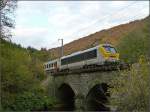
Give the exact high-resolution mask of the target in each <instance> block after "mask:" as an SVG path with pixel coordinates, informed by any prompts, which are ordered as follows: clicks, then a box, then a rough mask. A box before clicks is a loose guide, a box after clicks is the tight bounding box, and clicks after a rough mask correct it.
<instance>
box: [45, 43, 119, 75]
mask: <svg viewBox="0 0 150 112" xmlns="http://www.w3.org/2000/svg"><path fill="white" fill-rule="evenodd" d="M114 63H119V53H118V52H117V51H116V49H115V48H114V47H113V46H112V45H111V44H100V45H98V46H96V47H93V48H89V49H87V50H83V51H79V52H75V53H72V54H70V55H67V56H63V57H61V58H59V59H55V60H52V61H48V62H46V63H44V68H45V71H48V72H51V73H55V72H58V71H65V70H73V69H80V68H83V69H84V68H88V67H89V66H93V67H94V66H102V65H108V64H114Z"/></svg>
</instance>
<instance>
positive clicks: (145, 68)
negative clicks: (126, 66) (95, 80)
mask: <svg viewBox="0 0 150 112" xmlns="http://www.w3.org/2000/svg"><path fill="white" fill-rule="evenodd" d="M149 67H150V65H149V63H148V62H146V61H145V59H144V58H143V57H142V58H140V60H139V63H137V64H134V66H132V67H131V70H130V71H123V72H121V73H120V75H119V76H117V77H116V78H115V79H114V80H112V82H111V83H110V85H111V86H112V87H113V88H110V89H109V91H110V94H111V98H110V102H111V105H113V106H114V107H117V109H118V110H119V111H148V109H149V102H150V101H149V98H150V85H149V82H150V77H149V75H150V69H149Z"/></svg>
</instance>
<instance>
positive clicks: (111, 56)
mask: <svg viewBox="0 0 150 112" xmlns="http://www.w3.org/2000/svg"><path fill="white" fill-rule="evenodd" d="M99 50H100V53H101V55H102V57H103V60H104V64H119V53H118V52H117V50H116V49H115V48H114V47H113V46H112V45H110V44H103V45H101V46H100V47H99Z"/></svg>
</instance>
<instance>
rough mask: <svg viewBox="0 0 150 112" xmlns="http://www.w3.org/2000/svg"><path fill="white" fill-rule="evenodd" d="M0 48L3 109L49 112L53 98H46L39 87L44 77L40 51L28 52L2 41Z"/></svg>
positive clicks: (44, 91)
mask: <svg viewBox="0 0 150 112" xmlns="http://www.w3.org/2000/svg"><path fill="white" fill-rule="evenodd" d="M0 47H1V56H0V62H1V104H2V105H1V106H2V108H3V110H51V108H52V106H53V104H54V103H55V99H54V98H49V97H48V96H47V93H46V90H44V89H42V87H41V86H40V84H41V81H42V80H43V79H45V78H46V74H45V73H44V70H43V60H42V59H40V58H39V57H40V56H41V54H42V53H43V52H42V53H40V51H37V50H35V51H34V52H32V53H31V52H30V51H29V50H28V49H25V48H22V47H21V46H20V45H16V44H12V43H10V42H7V41H5V40H4V39H2V38H1V44H0ZM45 52H46V51H45ZM39 54H40V55H39ZM45 54H46V53H45ZM45 54H44V55H45ZM38 56H39V57H38ZM41 57H42V56H41ZM47 57H48V53H47Z"/></svg>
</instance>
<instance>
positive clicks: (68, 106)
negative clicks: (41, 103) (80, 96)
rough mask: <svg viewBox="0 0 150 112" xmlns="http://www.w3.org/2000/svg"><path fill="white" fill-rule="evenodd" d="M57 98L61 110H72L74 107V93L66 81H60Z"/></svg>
mask: <svg viewBox="0 0 150 112" xmlns="http://www.w3.org/2000/svg"><path fill="white" fill-rule="evenodd" d="M57 98H58V100H59V101H60V105H61V107H60V108H61V110H63V111H72V110H74V109H75V93H74V91H73V89H72V87H71V86H70V85H69V84H67V83H62V84H61V85H60V86H59V87H58V90H57Z"/></svg>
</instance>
